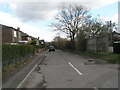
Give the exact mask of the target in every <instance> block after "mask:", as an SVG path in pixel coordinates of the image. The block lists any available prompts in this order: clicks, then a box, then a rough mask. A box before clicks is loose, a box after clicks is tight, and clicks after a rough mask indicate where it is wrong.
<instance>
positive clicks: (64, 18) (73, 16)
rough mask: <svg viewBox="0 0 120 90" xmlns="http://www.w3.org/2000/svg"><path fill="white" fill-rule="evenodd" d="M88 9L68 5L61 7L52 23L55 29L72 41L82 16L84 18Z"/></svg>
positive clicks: (80, 23)
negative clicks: (54, 21)
mask: <svg viewBox="0 0 120 90" xmlns="http://www.w3.org/2000/svg"><path fill="white" fill-rule="evenodd" d="M87 14H88V10H87V9H86V8H85V7H84V6H82V5H80V6H77V5H76V6H71V5H70V6H68V7H64V8H62V9H61V10H60V11H59V13H58V14H57V15H56V16H55V19H56V20H57V22H56V23H53V24H52V25H53V26H54V28H55V30H60V31H62V32H64V33H66V34H67V35H68V37H69V38H70V39H71V41H72V42H73V43H74V41H75V36H76V34H77V33H78V30H79V29H80V27H81V26H82V23H83V21H84V18H86V16H87Z"/></svg>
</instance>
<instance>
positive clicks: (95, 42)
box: [87, 35, 110, 51]
mask: <svg viewBox="0 0 120 90" xmlns="http://www.w3.org/2000/svg"><path fill="white" fill-rule="evenodd" d="M109 43H110V42H109V36H108V35H103V36H99V37H92V38H89V39H88V40H87V50H88V51H108V49H109Z"/></svg>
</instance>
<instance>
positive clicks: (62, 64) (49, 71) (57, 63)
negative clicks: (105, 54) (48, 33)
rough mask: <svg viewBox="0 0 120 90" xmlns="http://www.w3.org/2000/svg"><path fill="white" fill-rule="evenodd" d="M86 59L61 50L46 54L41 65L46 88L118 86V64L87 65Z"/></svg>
mask: <svg viewBox="0 0 120 90" xmlns="http://www.w3.org/2000/svg"><path fill="white" fill-rule="evenodd" d="M86 61H87V59H84V58H82V57H81V56H79V55H75V54H71V53H67V52H63V51H60V50H56V51H55V52H49V53H48V54H46V58H45V59H44V61H43V62H42V64H41V65H40V66H41V72H42V73H43V74H44V76H45V81H46V82H47V86H46V88H96V87H97V88H118V69H117V67H118V65H115V64H92V65H85V64H84V62H86ZM95 90H97V89H95Z"/></svg>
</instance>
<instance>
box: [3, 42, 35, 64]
mask: <svg viewBox="0 0 120 90" xmlns="http://www.w3.org/2000/svg"><path fill="white" fill-rule="evenodd" d="M34 52H35V47H34V46H32V45H9V44H3V45H2V62H3V64H4V62H8V64H9V63H11V61H12V62H13V61H15V60H20V59H21V58H25V57H27V56H28V55H30V54H33V53H34Z"/></svg>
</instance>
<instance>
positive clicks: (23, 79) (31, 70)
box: [17, 64, 37, 88]
mask: <svg viewBox="0 0 120 90" xmlns="http://www.w3.org/2000/svg"><path fill="white" fill-rule="evenodd" d="M36 67H37V64H36V65H35V66H34V67H33V69H32V70H31V71H30V72H29V73H28V74H27V76H26V77H25V78H24V79H23V80H22V82H21V83H20V84H19V85H18V86H17V88H20V87H21V86H22V84H23V83H24V81H25V80H26V79H27V78H28V76H29V75H30V74H31V73H32V72H33V70H34V69H35V68H36Z"/></svg>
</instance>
